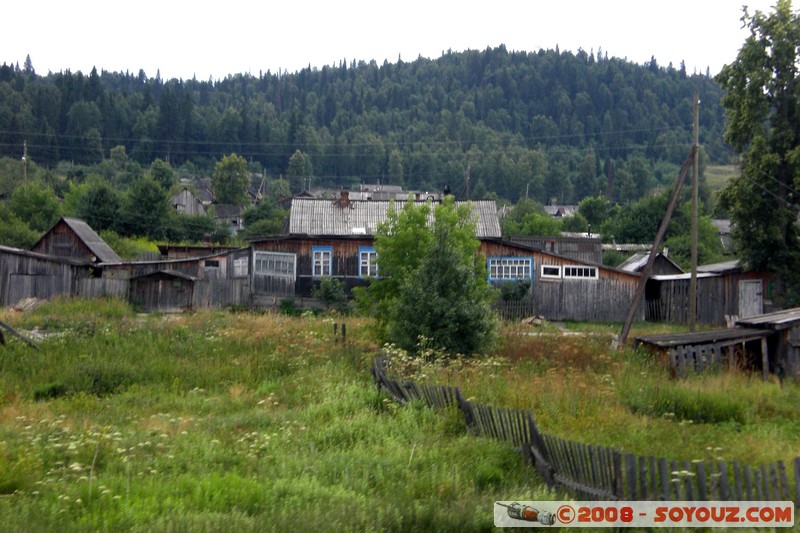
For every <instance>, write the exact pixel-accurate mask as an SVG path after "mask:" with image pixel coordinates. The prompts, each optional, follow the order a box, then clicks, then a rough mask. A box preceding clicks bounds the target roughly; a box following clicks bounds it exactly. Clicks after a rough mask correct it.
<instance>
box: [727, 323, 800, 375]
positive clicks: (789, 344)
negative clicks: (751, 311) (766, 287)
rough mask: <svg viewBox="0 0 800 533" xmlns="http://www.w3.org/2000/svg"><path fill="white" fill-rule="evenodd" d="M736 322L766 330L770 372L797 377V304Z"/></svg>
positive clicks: (799, 331)
mask: <svg viewBox="0 0 800 533" xmlns="http://www.w3.org/2000/svg"><path fill="white" fill-rule="evenodd" d="M736 325H737V326H740V327H745V328H750V329H757V330H760V331H762V332H765V333H766V334H768V336H767V343H766V351H768V354H765V358H768V360H769V371H770V372H771V373H773V374H776V375H778V376H780V377H791V378H793V379H798V378H800V308H794V309H786V310H783V311H775V312H773V313H767V314H763V315H759V316H754V317H750V318H744V319H740V320H737V321H736Z"/></svg>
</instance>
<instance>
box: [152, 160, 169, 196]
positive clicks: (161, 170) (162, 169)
mask: <svg viewBox="0 0 800 533" xmlns="http://www.w3.org/2000/svg"><path fill="white" fill-rule="evenodd" d="M148 173H149V174H150V177H151V178H153V179H154V180H155V181H156V182H157V183H158V184H159V185H161V187H162V188H163V189H164V190H165V191H168V190H169V189H170V187H172V186H173V185H174V184H175V172H174V171H173V170H172V167H171V166H170V164H169V163H167V162H166V161H163V160H161V159H159V158H156V159H155V161H153V163H152V164H151V165H150V170H149V172H148Z"/></svg>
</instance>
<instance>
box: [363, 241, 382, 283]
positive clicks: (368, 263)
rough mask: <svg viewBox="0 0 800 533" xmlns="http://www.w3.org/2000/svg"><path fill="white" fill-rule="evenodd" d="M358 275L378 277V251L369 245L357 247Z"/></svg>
mask: <svg viewBox="0 0 800 533" xmlns="http://www.w3.org/2000/svg"><path fill="white" fill-rule="evenodd" d="M358 277H359V278H377V277H378V253H377V252H376V251H375V248H372V247H370V246H359V247H358Z"/></svg>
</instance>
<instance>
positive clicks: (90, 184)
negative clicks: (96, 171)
mask: <svg viewBox="0 0 800 533" xmlns="http://www.w3.org/2000/svg"><path fill="white" fill-rule="evenodd" d="M74 193H75V194H76V196H77V202H76V205H75V216H77V217H78V218H80V219H82V220H83V221H85V222H86V223H87V224H89V226H90V227H91V228H92V229H94V230H95V231H101V230H105V229H114V228H117V227H118V226H119V217H120V210H121V209H122V200H121V199H120V196H119V194H118V193H117V192H116V191H115V190H114V189H113V188H112V187H111V186H110V185H109V183H108V182H107V181H104V180H102V179H101V178H100V177H99V176H96V177H93V178H91V179H89V181H87V183H86V184H84V185H82V186H80V187H79V188H78V189H77V190H74Z"/></svg>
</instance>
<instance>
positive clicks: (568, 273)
mask: <svg viewBox="0 0 800 533" xmlns="http://www.w3.org/2000/svg"><path fill="white" fill-rule="evenodd" d="M561 271H562V276H563V277H564V279H598V277H599V276H598V271H597V267H593V266H584V265H564V266H563V267H562V268H561Z"/></svg>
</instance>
